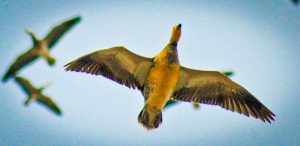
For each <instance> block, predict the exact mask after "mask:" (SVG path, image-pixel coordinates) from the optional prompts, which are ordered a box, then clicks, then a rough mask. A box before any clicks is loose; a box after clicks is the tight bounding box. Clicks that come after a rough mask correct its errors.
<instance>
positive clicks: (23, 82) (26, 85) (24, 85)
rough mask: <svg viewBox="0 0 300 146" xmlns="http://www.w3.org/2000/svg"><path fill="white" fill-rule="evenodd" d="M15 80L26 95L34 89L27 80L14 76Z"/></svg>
mask: <svg viewBox="0 0 300 146" xmlns="http://www.w3.org/2000/svg"><path fill="white" fill-rule="evenodd" d="M15 81H16V82H17V83H18V84H19V85H20V86H21V88H22V89H23V91H25V92H26V93H27V95H30V94H31V93H32V92H33V91H35V90H36V89H35V87H34V86H33V85H32V84H31V83H30V82H29V80H27V79H25V78H23V77H20V76H16V77H15Z"/></svg>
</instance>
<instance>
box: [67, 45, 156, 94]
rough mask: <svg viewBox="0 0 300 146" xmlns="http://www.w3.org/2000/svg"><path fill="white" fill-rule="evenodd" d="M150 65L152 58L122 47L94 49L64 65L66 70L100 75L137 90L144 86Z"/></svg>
mask: <svg viewBox="0 0 300 146" xmlns="http://www.w3.org/2000/svg"><path fill="white" fill-rule="evenodd" d="M151 66H152V59H150V58H146V57H142V56H139V55H137V54H134V53H132V52H130V51H129V50H127V49H126V48H124V47H113V48H110V49H104V50H100V51H96V52H93V53H91V54H88V55H85V56H83V57H80V58H78V59H76V60H74V61H72V62H70V63H68V64H67V65H65V67H66V71H76V72H85V73H88V74H92V75H102V76H104V77H106V78H109V79H111V80H113V81H115V82H117V83H120V84H122V85H125V86H127V87H129V88H138V89H139V90H141V89H142V87H143V86H144V82H145V80H146V77H147V75H148V73H149V70H150V68H151Z"/></svg>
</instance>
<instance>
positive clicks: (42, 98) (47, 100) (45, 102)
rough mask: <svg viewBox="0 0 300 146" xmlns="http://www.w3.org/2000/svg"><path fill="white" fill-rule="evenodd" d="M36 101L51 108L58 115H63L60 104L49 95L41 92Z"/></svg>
mask: <svg viewBox="0 0 300 146" xmlns="http://www.w3.org/2000/svg"><path fill="white" fill-rule="evenodd" d="M36 101H37V102H38V103H39V104H41V105H43V106H45V107H47V108H48V109H50V110H51V111H52V112H53V113H55V114H56V115H59V116H61V115H62V111H61V109H60V108H59V107H58V105H57V104H56V103H55V102H54V101H53V100H52V99H51V98H50V97H47V96H45V95H43V94H41V95H40V97H39V98H37V99H36Z"/></svg>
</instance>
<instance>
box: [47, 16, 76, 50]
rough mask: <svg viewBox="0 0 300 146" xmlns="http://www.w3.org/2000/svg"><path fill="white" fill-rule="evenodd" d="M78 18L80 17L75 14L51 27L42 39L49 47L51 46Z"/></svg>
mask: <svg viewBox="0 0 300 146" xmlns="http://www.w3.org/2000/svg"><path fill="white" fill-rule="evenodd" d="M80 20H81V17H80V16H76V17H73V18H71V19H69V20H66V21H64V22H62V23H61V24H59V25H57V26H55V27H53V28H52V29H51V31H50V32H49V33H48V35H47V36H46V37H45V38H44V40H46V41H47V42H48V46H49V48H52V47H53V46H54V45H55V44H56V43H57V42H58V41H59V40H60V39H61V38H62V36H63V35H64V34H65V33H66V32H67V31H69V30H70V29H71V28H72V27H73V26H75V25H76V24H77V23H79V22H80Z"/></svg>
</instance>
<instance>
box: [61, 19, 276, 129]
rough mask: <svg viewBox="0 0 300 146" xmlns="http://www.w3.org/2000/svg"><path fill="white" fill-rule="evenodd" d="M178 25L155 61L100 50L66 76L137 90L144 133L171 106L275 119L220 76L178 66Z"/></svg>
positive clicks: (125, 52)
mask: <svg viewBox="0 0 300 146" xmlns="http://www.w3.org/2000/svg"><path fill="white" fill-rule="evenodd" d="M180 36H181V24H178V25H176V26H174V27H173V32H172V36H171V39H170V41H169V43H168V44H167V45H166V47H165V48H164V49H163V50H162V51H161V52H160V53H159V54H158V55H156V56H155V57H154V58H146V57H142V56H139V55H136V54H134V53H132V52H130V51H128V50H127V49H126V48H124V47H120V46H119V47H113V48H110V49H104V50H99V51H96V52H93V53H91V54H88V55H86V56H83V57H80V58H78V59H76V60H74V61H72V62H70V63H68V64H67V65H65V67H66V70H67V71H69V70H70V71H76V72H85V73H88V74H93V75H102V76H104V77H107V78H109V79H111V80H113V81H116V82H118V83H120V84H123V85H125V86H127V87H129V88H137V89H139V90H140V91H141V92H142V94H143V96H144V97H145V106H144V108H143V110H142V111H141V112H140V114H139V116H138V122H139V123H141V124H142V125H143V126H144V127H146V128H147V129H154V128H157V127H158V126H159V125H160V124H161V123H162V113H161V112H162V109H163V107H164V105H165V104H166V103H167V102H168V101H169V100H181V101H187V102H198V103H205V104H212V105H219V106H221V107H223V108H225V109H229V110H231V111H237V112H238V113H243V114H244V115H246V116H249V115H252V116H253V117H255V118H259V119H261V120H262V121H264V122H265V121H268V122H270V121H271V120H274V116H275V115H274V114H273V113H272V112H271V111H270V110H269V109H268V108H267V107H265V106H264V105H263V104H262V103H261V102H260V101H258V100H257V99H256V98H255V97H254V96H253V95H252V94H250V93H249V92H248V91H247V90H246V89H244V88H243V87H242V86H240V85H238V84H237V83H235V82H233V81H232V80H231V79H229V78H228V77H227V76H226V75H224V74H223V73H220V72H217V71H201V70H194V69H188V68H186V67H182V66H180V65H179V61H178V56H177V43H178V41H179V39H180Z"/></svg>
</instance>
